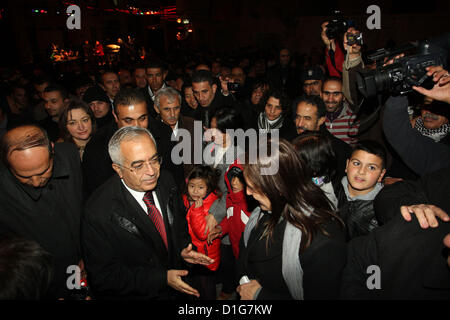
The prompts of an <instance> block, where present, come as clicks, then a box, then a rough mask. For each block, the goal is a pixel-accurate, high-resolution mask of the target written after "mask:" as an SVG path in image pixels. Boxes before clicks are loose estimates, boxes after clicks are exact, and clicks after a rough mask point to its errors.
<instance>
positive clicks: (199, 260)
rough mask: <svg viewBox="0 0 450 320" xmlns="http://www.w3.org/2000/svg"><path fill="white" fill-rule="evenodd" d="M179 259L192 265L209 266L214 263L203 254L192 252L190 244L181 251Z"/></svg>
mask: <svg viewBox="0 0 450 320" xmlns="http://www.w3.org/2000/svg"><path fill="white" fill-rule="evenodd" d="M181 257H182V258H183V259H184V261H186V262H189V263H192V264H202V265H205V266H207V265H209V264H211V263H213V262H214V259H211V258H210V257H208V256H206V255H204V254H203V253H200V252H197V251H194V250H192V244H191V243H190V244H189V245H188V246H187V247H186V248H184V249H183V250H181Z"/></svg>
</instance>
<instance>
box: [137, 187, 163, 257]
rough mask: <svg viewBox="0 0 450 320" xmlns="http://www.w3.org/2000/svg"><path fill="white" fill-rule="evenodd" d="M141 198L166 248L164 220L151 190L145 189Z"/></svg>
mask: <svg viewBox="0 0 450 320" xmlns="http://www.w3.org/2000/svg"><path fill="white" fill-rule="evenodd" d="M142 200H144V202H145V204H146V205H147V211H148V216H149V217H150V219H152V221H153V223H154V225H155V227H156V230H158V232H159V234H160V235H161V238H162V239H163V241H164V244H165V245H166V248H168V245H167V234H166V227H165V226H164V220H163V217H162V215H161V213H160V212H159V210H158V208H156V206H155V201H154V200H153V194H152V192H151V191H147V192H146V193H145V195H144V198H143V199H142Z"/></svg>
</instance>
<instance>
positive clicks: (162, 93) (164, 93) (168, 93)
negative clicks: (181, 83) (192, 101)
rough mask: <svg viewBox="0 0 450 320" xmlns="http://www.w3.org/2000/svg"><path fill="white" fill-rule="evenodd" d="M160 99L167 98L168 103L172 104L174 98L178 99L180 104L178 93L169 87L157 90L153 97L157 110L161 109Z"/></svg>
mask: <svg viewBox="0 0 450 320" xmlns="http://www.w3.org/2000/svg"><path fill="white" fill-rule="evenodd" d="M161 97H167V99H168V100H169V102H173V101H174V100H175V97H178V101H179V102H180V103H181V95H180V93H179V92H178V91H177V90H175V89H174V88H171V87H166V88H163V89H159V90H158V92H157V93H156V95H155V106H156V107H157V108H158V109H159V108H160V107H161Z"/></svg>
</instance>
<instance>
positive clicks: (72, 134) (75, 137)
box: [58, 99, 96, 160]
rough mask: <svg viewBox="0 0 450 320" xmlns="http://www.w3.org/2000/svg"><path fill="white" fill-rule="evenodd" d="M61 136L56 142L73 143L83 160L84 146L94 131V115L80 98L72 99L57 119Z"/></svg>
mask: <svg viewBox="0 0 450 320" xmlns="http://www.w3.org/2000/svg"><path fill="white" fill-rule="evenodd" d="M59 127H60V130H61V138H60V140H58V142H71V143H74V144H75V145H76V146H77V148H78V151H79V153H80V159H81V160H83V154H84V148H85V147H86V144H87V143H88V142H89V140H90V139H91V137H92V135H93V134H94V132H95V129H96V125H95V117H94V114H93V113H92V110H91V108H89V106H88V105H87V104H86V103H85V102H83V101H82V100H80V99H73V100H72V101H71V102H70V104H69V105H68V107H67V108H66V109H65V110H64V112H63V114H62V115H61V117H60V119H59Z"/></svg>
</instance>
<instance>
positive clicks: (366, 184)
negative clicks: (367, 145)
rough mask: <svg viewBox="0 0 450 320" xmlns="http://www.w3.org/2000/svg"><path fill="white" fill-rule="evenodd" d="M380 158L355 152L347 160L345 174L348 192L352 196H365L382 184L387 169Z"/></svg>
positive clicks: (364, 152)
mask: <svg viewBox="0 0 450 320" xmlns="http://www.w3.org/2000/svg"><path fill="white" fill-rule="evenodd" d="M382 164H383V161H382V160H381V158H380V157H378V156H376V155H374V154H371V153H368V152H366V151H363V150H357V151H355V152H353V154H352V156H351V157H350V159H348V160H347V167H346V169H345V172H346V173H347V178H348V189H349V190H348V191H349V193H350V195H351V196H353V197H354V196H357V195H364V194H367V193H369V192H370V191H372V190H373V188H375V185H376V184H377V182H381V180H382V179H383V176H384V174H385V173H386V169H383V167H382Z"/></svg>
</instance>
